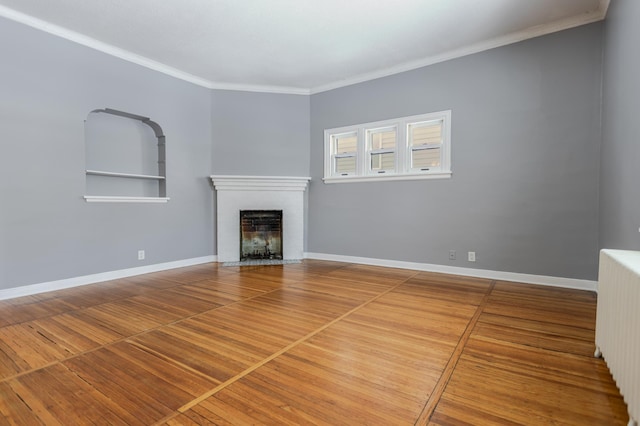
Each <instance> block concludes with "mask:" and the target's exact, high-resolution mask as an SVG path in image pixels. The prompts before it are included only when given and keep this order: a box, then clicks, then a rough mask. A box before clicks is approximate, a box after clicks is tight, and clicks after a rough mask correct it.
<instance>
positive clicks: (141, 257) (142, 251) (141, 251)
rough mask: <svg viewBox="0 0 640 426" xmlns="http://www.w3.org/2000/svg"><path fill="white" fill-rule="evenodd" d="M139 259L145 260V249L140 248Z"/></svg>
mask: <svg viewBox="0 0 640 426" xmlns="http://www.w3.org/2000/svg"><path fill="white" fill-rule="evenodd" d="M138 260H144V250H138Z"/></svg>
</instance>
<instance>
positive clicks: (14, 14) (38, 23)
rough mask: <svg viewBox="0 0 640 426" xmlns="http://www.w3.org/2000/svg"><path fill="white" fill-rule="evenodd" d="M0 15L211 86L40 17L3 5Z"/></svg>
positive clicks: (194, 77) (0, 8)
mask: <svg viewBox="0 0 640 426" xmlns="http://www.w3.org/2000/svg"><path fill="white" fill-rule="evenodd" d="M0 16H3V17H5V18H7V19H11V20H13V21H16V22H19V23H21V24H24V25H28V26H30V27H32V28H35V29H38V30H41V31H44V32H47V33H49V34H53V35H55V36H58V37H61V38H64V39H67V40H69V41H73V42H75V43H78V44H81V45H83V46H86V47H90V48H92V49H95V50H98V51H100V52H103V53H106V54H108V55H111V56H115V57H116V58H120V59H124V60H125V61H128V62H132V63H134V64H137V65H141V66H143V67H145V68H149V69H152V70H154V71H158V72H161V73H163V74H167V75H169V76H171V77H175V78H178V79H180V80H184V81H188V82H190V83H193V84H196V85H198V86H203V87H207V88H211V85H212V83H211V82H210V81H208V80H205V79H203V78H200V77H196V76H195V75H193V74H189V73H187V72H184V71H180V70H179V69H176V68H173V67H170V66H168V65H165V64H163V63H160V62H157V61H154V60H152V59H149V58H146V57H144V56H141V55H137V54H135V53H132V52H129V51H127V50H124V49H121V48H119V47H115V46H112V45H110V44H107V43H103V42H101V41H98V40H96V39H94V38H91V37H87V36H85V35H82V34H80V33H77V32H75V31H71V30H68V29H66V28H63V27H60V26H58V25H55V24H51V23H49V22H46V21H43V20H41V19H38V18H34V17H33V16H29V15H27V14H24V13H22V12H18V11H17V10H13V9H9V8H8V7H5V6H0Z"/></svg>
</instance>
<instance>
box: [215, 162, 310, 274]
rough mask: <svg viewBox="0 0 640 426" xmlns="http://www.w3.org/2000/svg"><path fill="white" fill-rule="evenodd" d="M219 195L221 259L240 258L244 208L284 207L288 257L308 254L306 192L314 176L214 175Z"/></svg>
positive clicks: (219, 258)
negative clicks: (306, 252) (242, 211)
mask: <svg viewBox="0 0 640 426" xmlns="http://www.w3.org/2000/svg"><path fill="white" fill-rule="evenodd" d="M210 178H211V181H212V182H213V186H214V188H215V190H216V192H217V194H216V217H217V220H216V224H217V226H216V231H217V249H218V261H219V262H237V261H238V260H240V210H282V239H283V248H282V249H283V257H284V259H287V260H290V259H302V258H303V255H304V191H305V190H306V189H307V185H308V183H309V181H310V180H311V178H309V177H288V176H221V175H213V176H210Z"/></svg>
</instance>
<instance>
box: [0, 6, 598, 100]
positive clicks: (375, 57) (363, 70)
mask: <svg viewBox="0 0 640 426" xmlns="http://www.w3.org/2000/svg"><path fill="white" fill-rule="evenodd" d="M608 4H609V0H164V1H159V0H0V16H5V17H7V18H10V19H13V20H16V21H19V22H23V23H25V24H28V25H31V26H33V27H36V28H40V29H43V30H45V31H48V32H50V33H53V34H57V35H59V36H62V37H65V38H68V39H71V40H74V41H76V42H79V43H82V44H85V45H88V46H90V47H93V48H96V49H99V50H102V51H105V52H107V53H110V54H112V55H115V56H118V57H121V58H124V59H127V60H129V61H132V62H136V63H138V64H141V65H144V66H147V67H149V68H153V69H156V70H159V71H162V72H165V73H167V74H170V75H173V76H176V77H179V78H182V79H185V80H188V81H191V82H193V83H196V84H200V85H202V86H205V87H210V88H221V89H238V90H253V91H266V92H280V93H301V94H308V93H317V92H321V91H324V90H329V89H332V88H336V87H341V86H345V85H348V84H352V83H356V82H360V81H365V80H370V79H373V78H377V77H382V76H385V75H390V74H394V73H397V72H401V71H406V70H409V69H414V68H418V67H420V66H424V65H428V64H432V63H436V62H440V61H443V60H447V59H451V58H455V57H459V56H463V55H466V54H470V53H475V52H479V51H482V50H486V49H490V48H493V47H497V46H502V45H505V44H509V43H513V42H517V41H520V40H524V39H527V38H531V37H536V36H539V35H543V34H547V33H551V32H554V31H559V30H563V29H566V28H572V27H575V26H578V25H583V24H586V23H590V22H595V21H599V20H602V19H604V16H605V15H606V10H607V7H608Z"/></svg>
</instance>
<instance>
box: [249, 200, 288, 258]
mask: <svg viewBox="0 0 640 426" xmlns="http://www.w3.org/2000/svg"><path fill="white" fill-rule="evenodd" d="M248 259H282V210H240V261H243V260H248Z"/></svg>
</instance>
